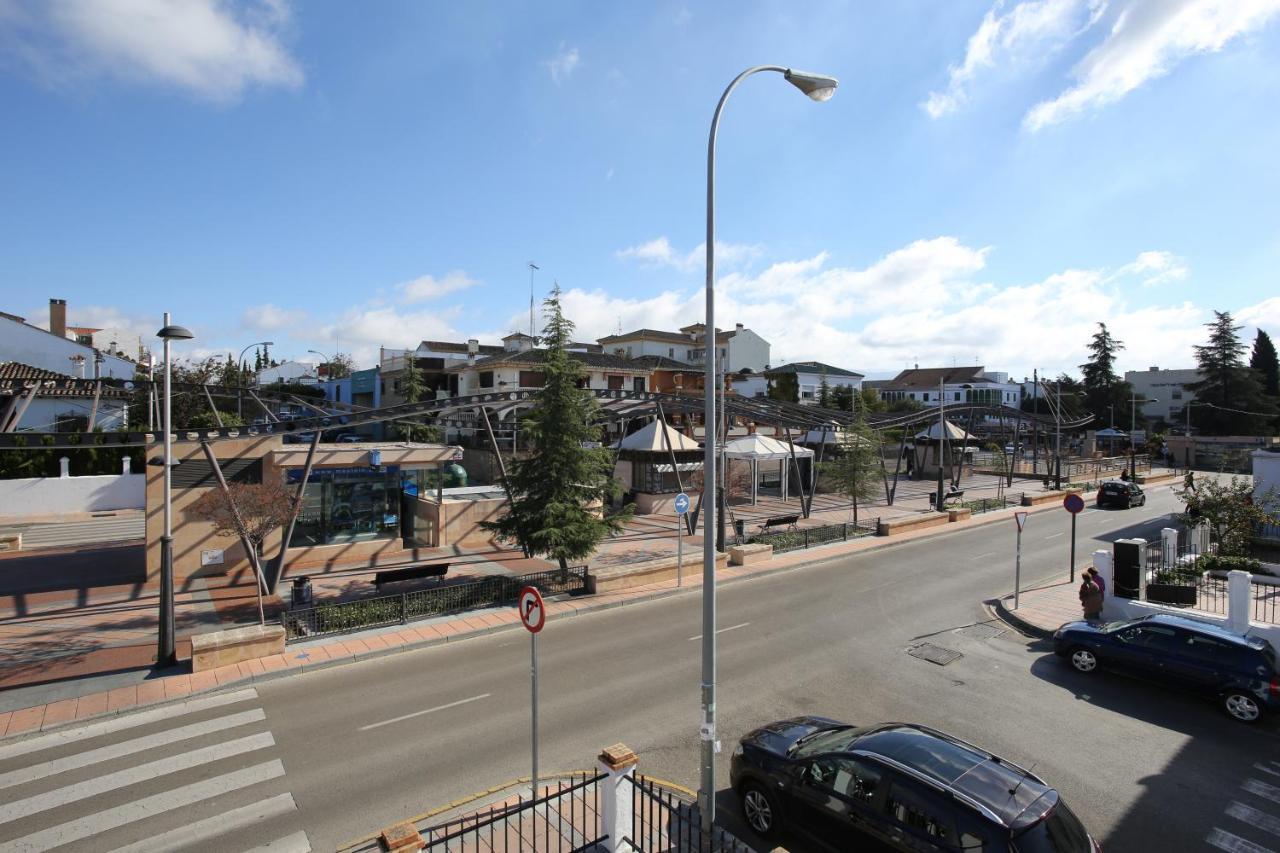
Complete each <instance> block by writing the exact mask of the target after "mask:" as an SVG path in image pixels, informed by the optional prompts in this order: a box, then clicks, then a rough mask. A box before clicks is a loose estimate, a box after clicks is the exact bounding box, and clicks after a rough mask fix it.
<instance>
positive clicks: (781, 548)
mask: <svg viewBox="0 0 1280 853" xmlns="http://www.w3.org/2000/svg"><path fill="white" fill-rule="evenodd" d="M879 525H880V519H879V518H876V519H875V520H865V521H864V520H859V521H858V522H857V523H854V522H851V521H845V522H841V523H839V524H824V525H823V526H821V527H802V528H800V529H799V530H787V531H781V532H778V533H753V534H751V535H750V536H748V537H747V542H748V543H749V544H752V545H772V546H773V553H775V554H781V553H784V552H786V551H799V550H802V549H804V548H812V547H814V546H815V545H826V544H827V543H829V542H848V541H849V540H850V539H857V538H859V537H862V536H875V535H876V529H877V528H878V527H879Z"/></svg>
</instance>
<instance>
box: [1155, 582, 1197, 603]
mask: <svg viewBox="0 0 1280 853" xmlns="http://www.w3.org/2000/svg"><path fill="white" fill-rule="evenodd" d="M1196 593H1197V589H1196V587H1194V586H1184V585H1182V584H1176V583H1149V584H1147V601H1157V602H1160V603H1161V604H1181V605H1185V606H1188V607H1190V606H1192V605H1194V604H1195V603H1196Z"/></svg>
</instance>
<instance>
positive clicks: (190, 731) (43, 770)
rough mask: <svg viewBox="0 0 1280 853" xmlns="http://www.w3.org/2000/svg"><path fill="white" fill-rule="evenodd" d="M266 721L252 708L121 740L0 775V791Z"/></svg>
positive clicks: (263, 716) (256, 709) (263, 715)
mask: <svg viewBox="0 0 1280 853" xmlns="http://www.w3.org/2000/svg"><path fill="white" fill-rule="evenodd" d="M266 718H267V715H266V712H264V711H263V710H262V709H261V708H255V709H253V710H252V711H243V712H241V713H239V714H229V715H227V716H225V717H217V718H215V719H212V720H205V721H204V722H202V723H191V724H189V725H185V726H179V727H178V728H176V729H170V730H168V731H164V732H157V733H156V734H153V735H146V736H145V737H140V738H134V739H133V740H124V741H120V742H119V743H113V744H111V745H110V746H104V747H100V748H98V749H91V750H88V751H87V752H77V753H76V754H74V755H68V756H66V757H65V758H55V759H54V760H52V761H46V762H45V763H43V764H33V765H31V766H30V767H22V768H20V769H18V770H12V771H10V772H8V773H0V789H4V788H12V787H13V786H14V785H22V784H25V783H27V782H34V781H35V780H37V779H44V778H45V777H47V776H56V775H57V774H59V773H66V772H67V771H68V770H78V769H80V768H81V767H88V766H89V765H91V764H100V763H102V762H103V761H111V760H112V759H115V758H120V757H122V756H125V755H132V754H133V753H135V752H142V751H144V750H148V749H153V748H155V747H157V746H167V745H168V744H172V743H177V742H178V741H182V740H189V739H191V738H195V737H201V736H203V735H207V734H213V733H214V732H221V731H225V730H227V729H234V728H237V727H239V726H246V725H248V724H249V723H257V722H261V721H262V720H265V719H266Z"/></svg>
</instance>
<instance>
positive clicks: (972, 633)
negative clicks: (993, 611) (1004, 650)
mask: <svg viewBox="0 0 1280 853" xmlns="http://www.w3.org/2000/svg"><path fill="white" fill-rule="evenodd" d="M956 633H957V634H963V635H964V636H966V637H972V638H973V639H975V640H990V639H993V638H995V637H999V636H1000V635H1001V634H1003V633H1004V629H1003V628H997V627H996V626H995V625H992V624H991V623H990V622H979V623H978V624H976V625H966V626H964V627H963V628H957V629H956Z"/></svg>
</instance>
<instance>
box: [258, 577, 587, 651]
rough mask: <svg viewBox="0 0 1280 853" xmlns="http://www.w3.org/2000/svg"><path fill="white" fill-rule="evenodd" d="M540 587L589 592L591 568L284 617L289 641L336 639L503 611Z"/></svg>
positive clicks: (548, 590) (500, 579)
mask: <svg viewBox="0 0 1280 853" xmlns="http://www.w3.org/2000/svg"><path fill="white" fill-rule="evenodd" d="M526 586H536V587H537V588H538V590H539V591H541V592H542V593H543V594H545V595H559V594H563V593H574V592H579V591H583V590H585V589H586V588H587V567H586V566H570V567H568V568H566V569H550V570H548V571H545V572H533V573H530V574H526V575H493V576H490V577H485V578H481V579H480V580H477V581H470V582H468V583H459V584H452V585H449V586H438V587H433V588H431V589H420V590H415V591H413V592H403V593H400V594H399V595H381V596H376V597H374V598H359V599H356V600H354V601H342V602H335V603H332V604H323V603H320V604H315V605H313V606H311V607H302V608H297V609H294V610H285V611H282V612H281V613H280V624H281V625H283V626H284V629H285V641H286V642H291V641H295V640H301V639H309V638H312V637H323V636H327V635H331V634H349V633H351V632H353V631H363V630H365V629H366V628H380V627H384V626H386V625H402V624H404V623H406V622H411V621H413V620H415V619H428V618H430V617H432V616H444V615H446V614H449V613H457V612H460V611H464V610H475V609H478V608H482V607H498V606H500V605H503V604H509V603H511V602H514V601H515V600H516V597H517V596H518V595H519V594H520V590H521V589H523V588H524V587H526Z"/></svg>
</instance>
